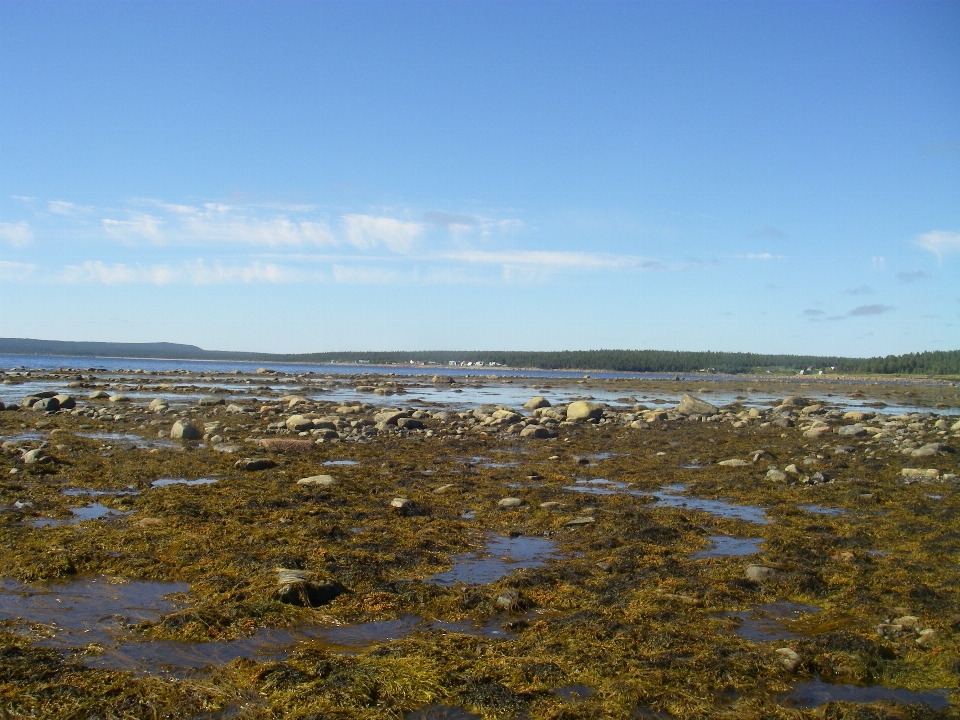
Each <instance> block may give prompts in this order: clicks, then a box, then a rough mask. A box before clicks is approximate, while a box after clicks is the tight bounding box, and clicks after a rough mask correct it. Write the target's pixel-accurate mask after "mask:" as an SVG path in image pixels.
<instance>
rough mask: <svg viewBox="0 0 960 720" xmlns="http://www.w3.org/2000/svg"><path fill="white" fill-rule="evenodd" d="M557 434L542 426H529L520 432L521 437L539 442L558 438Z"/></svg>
mask: <svg viewBox="0 0 960 720" xmlns="http://www.w3.org/2000/svg"><path fill="white" fill-rule="evenodd" d="M556 435H557V434H556V433H555V432H553V431H551V430H549V429H548V428H545V427H543V426H542V425H527V426H526V427H525V428H523V429H522V430H521V431H520V437H524V438H525V437H532V438H535V439H538V440H546V439H547V438H551V437H556Z"/></svg>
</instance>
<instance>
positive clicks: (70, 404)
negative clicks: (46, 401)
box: [52, 393, 77, 410]
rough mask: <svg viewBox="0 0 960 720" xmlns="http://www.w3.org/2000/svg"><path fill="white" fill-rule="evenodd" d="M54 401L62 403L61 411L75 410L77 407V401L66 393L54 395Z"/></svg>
mask: <svg viewBox="0 0 960 720" xmlns="http://www.w3.org/2000/svg"><path fill="white" fill-rule="evenodd" d="M52 399H53V400H56V401H57V402H58V403H60V409H61V410H73V409H74V408H75V407H76V406H77V401H76V400H74V399H73V397H72V396H70V395H66V394H64V393H59V394H57V395H54V396H53V398H52Z"/></svg>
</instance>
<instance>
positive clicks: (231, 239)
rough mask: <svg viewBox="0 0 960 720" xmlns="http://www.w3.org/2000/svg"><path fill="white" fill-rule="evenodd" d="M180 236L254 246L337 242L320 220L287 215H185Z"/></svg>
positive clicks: (190, 239)
mask: <svg viewBox="0 0 960 720" xmlns="http://www.w3.org/2000/svg"><path fill="white" fill-rule="evenodd" d="M180 237H181V240H182V241H186V242H197V241H201V242H216V243H240V244H244V245H255V246H258V247H262V246H266V247H279V246H301V245H336V244H337V240H336V238H335V237H334V236H333V233H331V232H330V228H329V227H327V225H326V223H322V222H309V221H303V222H293V221H291V220H288V219H287V218H273V219H271V220H255V219H250V218H236V219H233V218H226V217H223V218H211V216H210V215H209V214H203V215H192V216H189V217H187V218H185V219H184V221H183V228H182V231H181V232H180Z"/></svg>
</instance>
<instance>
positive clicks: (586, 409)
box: [567, 400, 603, 420]
mask: <svg viewBox="0 0 960 720" xmlns="http://www.w3.org/2000/svg"><path fill="white" fill-rule="evenodd" d="M602 415H603V404H602V403H596V402H588V401H586V400H577V401H576V402H572V403H570V404H569V405H568V406H567V420H595V419H597V418H599V417H601V416H602Z"/></svg>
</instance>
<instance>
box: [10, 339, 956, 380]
mask: <svg viewBox="0 0 960 720" xmlns="http://www.w3.org/2000/svg"><path fill="white" fill-rule="evenodd" d="M0 354H9V355H48V356H72V357H112V358H130V359H156V360H210V361H233V362H278V363H279V362H282V363H305V364H306V363H315V364H358V365H371V366H389V365H410V364H413V365H426V366H431V367H432V366H436V367H437V368H441V367H451V365H450V363H452V362H456V363H458V366H461V365H462V364H464V363H470V364H471V365H470V367H478V365H477V363H482V365H479V367H490V368H510V369H521V368H523V369H540V370H569V371H584V372H590V371H594V372H596V371H606V372H638V373H639V372H686V373H690V372H710V373H714V374H730V375H742V374H746V373H765V372H768V371H769V372H770V374H799V373H801V372H804V373H808V372H809V373H813V374H818V373H819V372H820V371H823V372H824V374H825V375H835V374H838V373H844V374H851V373H855V374H875V375H934V376H953V375H960V350H946V351H925V352H918V353H907V354H904V355H888V356H886V357H874V358H847V357H838V356H837V357H835V356H817V355H786V354H763V353H744V352H692V351H668V350H564V351H513V350H506V351H504V350H492V351H480V350H472V351H453V350H435V351H434V350H430V351H412V352H408V351H377V352H356V351H349V352H347V351H344V352H318V353H259V352H240V351H225V350H204V349H203V348H200V347H197V346H195V345H185V344H180V343H166V342H158V343H115V342H76V341H64V340H36V339H31V338H0Z"/></svg>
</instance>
